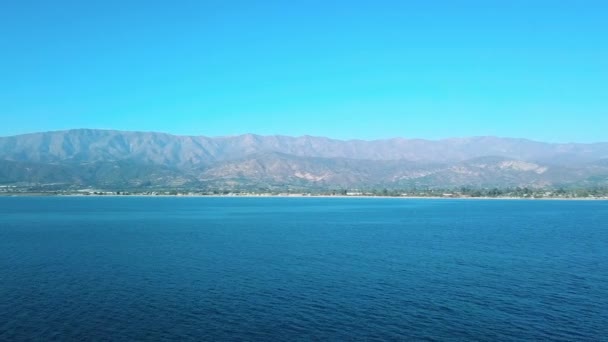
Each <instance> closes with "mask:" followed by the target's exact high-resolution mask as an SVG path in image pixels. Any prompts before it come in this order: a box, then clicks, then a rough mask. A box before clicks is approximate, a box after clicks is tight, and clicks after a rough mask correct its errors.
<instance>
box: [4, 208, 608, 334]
mask: <svg viewBox="0 0 608 342" xmlns="http://www.w3.org/2000/svg"><path fill="white" fill-rule="evenodd" d="M170 339H171V340H273V341H275V340H289V341H291V340H340V341H343V340H429V341H431V340H467V341H472V340H482V341H497V340H503V341H511V340H555V341H574V340H576V341H602V340H603V341H606V340H608V202H606V201H532V200H530V201H525V200H517V201H514V200H511V201H509V200H414V199H376V198H372V199H348V198H346V199H337V198H328V199H324V198H143V197H138V198H136V197H112V198H103V197H101V198H100V197H93V198H88V197H83V198H73V197H13V198H8V197H0V340H3V341H17V340H58V341H70V340H78V341H81V340H112V341H120V340H129V341H131V340H170Z"/></svg>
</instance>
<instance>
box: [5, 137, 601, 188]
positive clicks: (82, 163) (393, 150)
mask: <svg viewBox="0 0 608 342" xmlns="http://www.w3.org/2000/svg"><path fill="white" fill-rule="evenodd" d="M607 161H608V143H596V144H550V143H542V142H536V141H530V140H523V139H510V138H497V137H472V138H454V139H445V140H437V141H432V140H420V139H402V138H395V139H387V140H375V141H363V140H349V141H341V140H334V139H328V138H322V137H310V136H303V137H287V136H258V135H252V134H247V135H241V136H231V137H214V138H211V137H202V136H175V135H170V134H164V133H149V132H121V131H108V130H89V129H82V130H70V131H58V132H44V133H33V134H26V135H19V136H12V137H2V138H0V183H1V184H49V183H53V184H65V185H76V186H117V187H118V186H121V187H171V186H191V187H210V186H213V187H229V188H238V187H252V186H275V187H290V186H297V187H304V188H305V187H316V188H323V187H378V186H382V187H389V188H390V187H393V188H395V187H414V186H416V187H420V186H423V187H455V186H476V187H494V186H496V187H506V186H531V187H555V186H605V185H607V184H608V163H607Z"/></svg>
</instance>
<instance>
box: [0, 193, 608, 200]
mask: <svg viewBox="0 0 608 342" xmlns="http://www.w3.org/2000/svg"><path fill="white" fill-rule="evenodd" d="M0 197H77V198H86V197H95V198H100V197H107V198H119V197H122V198H129V197H140V198H141V197H149V198H155V197H157V198H323V199H331V198H335V199H349V198H352V199H401V200H407V199H413V200H425V199H428V200H477V201H479V200H508V201H515V200H525V201H543V200H545V201H608V197H464V196H463V197H456V196H454V197H449V196H358V195H353V196H349V195H306V194H290V195H285V194H278V195H251V194H246V195H222V194H217V195H200V194H192V195H190V194H179V195H167V194H155V195H151V194H128V195H116V194H54V193H0Z"/></svg>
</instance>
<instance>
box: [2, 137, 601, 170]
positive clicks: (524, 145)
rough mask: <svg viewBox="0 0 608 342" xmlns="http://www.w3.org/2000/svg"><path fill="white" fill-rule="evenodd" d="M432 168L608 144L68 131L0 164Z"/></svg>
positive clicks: (579, 154)
mask: <svg viewBox="0 0 608 342" xmlns="http://www.w3.org/2000/svg"><path fill="white" fill-rule="evenodd" d="M264 152H278V153H284V154H290V155H294V156H305V157H322V158H348V159H365V160H397V159H407V160H410V161H428V162H453V161H463V160H467V159H472V158H476V157H483V156H490V155H491V156H502V157H506V158H511V159H516V160H524V161H545V162H551V163H557V164H564V163H571V162H577V163H579V162H585V161H586V162H591V161H594V160H598V159H601V158H608V143H598V144H548V143H541V142H534V141H529V140H523V139H510V138H495V137H475V138H458V139H446V140H437V141H431V140H420V139H402V138H396V139H387V140H375V141H362V140H349V141H341V140H333V139H328V138H320V137H310V136H303V137H286V136H258V135H252V134H246V135H241V136H232V137H218V138H209V137H202V136H199V137H190V136H174V135H169V134H164V133H150V132H121V131H107V130H89V129H82V130H70V131H58V132H46V133H33V134H25V135H19V136H13V137H4V138H0V159H5V160H17V161H35V162H57V161H67V160H71V161H110V160H121V159H130V160H136V161H139V162H142V163H153V164H162V165H169V166H178V167H184V166H192V165H205V164H209V163H213V162H216V161H223V160H231V159H238V158H242V157H245V156H247V155H250V154H255V153H264Z"/></svg>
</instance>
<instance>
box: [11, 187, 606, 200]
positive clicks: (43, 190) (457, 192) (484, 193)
mask: <svg viewBox="0 0 608 342" xmlns="http://www.w3.org/2000/svg"><path fill="white" fill-rule="evenodd" d="M0 195H9V196H10V195H51V196H52V195H82V196H110V195H111V196H347V197H348V196H352V197H414V198H417V197H430V198H436V197H442V198H557V199H560V198H561V199H568V198H572V199H577V198H600V199H608V187H593V188H557V189H553V188H528V187H523V188H522V187H515V188H473V187H459V188H452V189H438V188H437V189H435V188H433V189H429V188H424V189H416V188H409V189H386V188H382V189H375V188H373V189H343V188H341V189H293V188H285V189H281V188H258V189H216V188H209V189H201V188H193V189H189V188H158V189H146V188H142V189H137V188H134V189H115V188H112V189H92V188H75V187H74V188H72V187H68V188H61V187H54V186H22V187H17V186H1V187H0Z"/></svg>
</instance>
